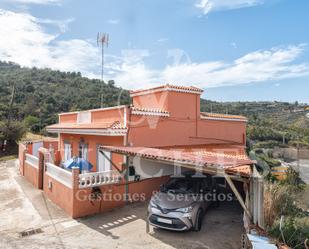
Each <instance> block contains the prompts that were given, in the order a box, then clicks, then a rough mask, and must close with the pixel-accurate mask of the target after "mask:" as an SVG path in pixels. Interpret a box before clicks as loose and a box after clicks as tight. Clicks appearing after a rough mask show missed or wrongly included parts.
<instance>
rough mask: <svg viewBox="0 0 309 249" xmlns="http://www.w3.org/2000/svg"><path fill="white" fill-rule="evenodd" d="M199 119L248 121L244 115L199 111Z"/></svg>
mask: <svg viewBox="0 0 309 249" xmlns="http://www.w3.org/2000/svg"><path fill="white" fill-rule="evenodd" d="M201 119H213V120H235V121H244V122H246V121H248V120H247V118H246V117H245V116H240V115H229V114H221V113H209V112H201Z"/></svg>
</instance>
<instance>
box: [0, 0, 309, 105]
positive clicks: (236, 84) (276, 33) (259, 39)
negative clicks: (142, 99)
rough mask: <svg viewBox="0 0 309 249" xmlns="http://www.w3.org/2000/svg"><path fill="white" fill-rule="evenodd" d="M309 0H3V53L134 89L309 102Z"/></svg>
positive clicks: (31, 63)
mask: <svg viewBox="0 0 309 249" xmlns="http://www.w3.org/2000/svg"><path fill="white" fill-rule="evenodd" d="M308 11H309V2H308V1H306V0H299V1H291V0H289V1H288V0H169V1H166V0H156V1H146V0H143V1H142V0H132V1H128V0H127V1H124V0H122V1H120V0H114V1H107V0H92V1H86V0H83V1H82V0H74V1H73V0H0V37H1V39H0V60H6V61H14V62H16V63H19V64H21V65H22V66H29V67H32V66H36V67H40V68H44V67H49V68H53V69H59V70H64V71H80V72H81V73H82V74H83V75H84V76H87V77H91V78H99V77H100V50H99V48H98V47H97V44H96V34H97V32H98V31H101V32H108V33H109V35H110V44H109V47H108V48H107V49H106V56H105V77H104V78H105V79H106V80H108V79H114V80H115V82H116V84H117V85H118V86H121V87H124V88H127V89H136V88H143V87H148V86H153V85H159V84H163V83H171V84H180V85H195V86H198V87H201V88H203V89H204V90H205V93H204V94H203V97H204V98H208V99H213V100H218V101H242V100H253V101H254V100H280V101H290V102H292V101H296V100H297V101H299V102H307V103H309V94H308V92H309V46H308V43H309V32H308V26H309V15H308Z"/></svg>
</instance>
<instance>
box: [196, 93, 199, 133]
mask: <svg viewBox="0 0 309 249" xmlns="http://www.w3.org/2000/svg"><path fill="white" fill-rule="evenodd" d="M198 96H199V95H196V98H195V136H196V137H198V130H197V129H198V115H197V114H198V99H199V98H198Z"/></svg>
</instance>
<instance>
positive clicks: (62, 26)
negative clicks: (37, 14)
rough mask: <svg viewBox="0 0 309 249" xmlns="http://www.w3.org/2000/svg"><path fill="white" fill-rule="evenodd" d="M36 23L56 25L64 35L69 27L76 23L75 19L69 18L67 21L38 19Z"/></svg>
mask: <svg viewBox="0 0 309 249" xmlns="http://www.w3.org/2000/svg"><path fill="white" fill-rule="evenodd" d="M36 21H37V22H38V23H42V24H51V25H55V26H57V27H58V28H59V30H60V31H61V32H62V33H64V32H66V31H67V30H68V26H69V24H70V23H71V22H73V21H74V19H73V18H69V19H65V20H54V19H41V18H40V19H38V18H37V19H36Z"/></svg>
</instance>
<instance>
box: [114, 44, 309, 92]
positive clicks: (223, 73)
mask: <svg viewBox="0 0 309 249" xmlns="http://www.w3.org/2000/svg"><path fill="white" fill-rule="evenodd" d="M303 50H304V45H297V46H288V47H284V48H272V49H270V50H264V51H262V50H259V51H255V52H251V53H248V54H246V55H244V56H242V57H240V58H238V59H236V60H234V61H232V62H224V61H212V62H202V63H192V62H186V63H180V64H174V65H169V66H166V67H165V68H164V69H163V70H153V69H150V68H147V66H146V65H145V64H144V63H143V60H142V58H140V60H139V61H138V63H136V62H135V63H132V61H130V60H128V59H126V60H124V61H120V66H119V67H118V68H119V69H120V70H119V71H118V74H116V75H115V81H116V83H117V84H120V85H121V86H123V87H130V88H131V87H133V88H138V85H136V86H137V87H135V84H143V85H144V84H147V85H158V84H162V83H172V84H181V85H195V86H198V87H201V88H207V87H218V86H228V85H241V84H248V83H252V82H264V81H267V80H280V79H285V78H295V77H301V76H305V75H309V64H308V63H295V60H296V59H297V58H299V56H300V55H301V54H302V53H303Z"/></svg>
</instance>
